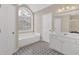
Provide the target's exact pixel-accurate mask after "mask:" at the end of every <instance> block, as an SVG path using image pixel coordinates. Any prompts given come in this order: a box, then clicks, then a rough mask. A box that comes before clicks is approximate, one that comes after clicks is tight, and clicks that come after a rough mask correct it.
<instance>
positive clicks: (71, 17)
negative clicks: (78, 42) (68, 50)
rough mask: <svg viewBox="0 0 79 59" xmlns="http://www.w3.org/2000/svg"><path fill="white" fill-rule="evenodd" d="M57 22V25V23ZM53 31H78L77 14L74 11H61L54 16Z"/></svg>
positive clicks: (78, 20)
mask: <svg viewBox="0 0 79 59" xmlns="http://www.w3.org/2000/svg"><path fill="white" fill-rule="evenodd" d="M72 12H73V11H72ZM57 24H58V25H57ZM54 31H55V32H56V33H60V32H69V33H79V14H78V12H77V13H75V11H74V13H71V12H70V13H68V14H65V13H62V14H56V15H55V16H54Z"/></svg>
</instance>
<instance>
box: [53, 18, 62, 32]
mask: <svg viewBox="0 0 79 59" xmlns="http://www.w3.org/2000/svg"><path fill="white" fill-rule="evenodd" d="M54 29H55V32H56V33H60V32H61V18H60V17H55V18H54Z"/></svg>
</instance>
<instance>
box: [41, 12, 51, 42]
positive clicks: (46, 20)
mask: <svg viewBox="0 0 79 59" xmlns="http://www.w3.org/2000/svg"><path fill="white" fill-rule="evenodd" d="M51 28H52V13H48V14H45V15H42V40H43V41H46V42H49V32H50V30H51Z"/></svg>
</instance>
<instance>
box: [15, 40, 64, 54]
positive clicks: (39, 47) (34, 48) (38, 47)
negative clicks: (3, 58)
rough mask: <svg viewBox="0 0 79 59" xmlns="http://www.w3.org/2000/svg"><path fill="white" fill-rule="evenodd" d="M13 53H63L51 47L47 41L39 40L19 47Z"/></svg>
mask: <svg viewBox="0 0 79 59" xmlns="http://www.w3.org/2000/svg"><path fill="white" fill-rule="evenodd" d="M13 55H63V54H62V53H59V52H57V51H55V50H53V49H51V48H49V46H48V43H47V42H43V41H39V42H36V43H33V44H31V45H28V46H24V47H22V48H20V49H19V50H18V51H17V52H15V53H14V54H13Z"/></svg>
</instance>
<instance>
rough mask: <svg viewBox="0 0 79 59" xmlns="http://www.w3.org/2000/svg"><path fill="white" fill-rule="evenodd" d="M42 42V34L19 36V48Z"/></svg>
mask: <svg viewBox="0 0 79 59" xmlns="http://www.w3.org/2000/svg"><path fill="white" fill-rule="evenodd" d="M39 40H40V33H25V34H19V47H23V46H25V45H29V44H32V43H34V42H37V41H39Z"/></svg>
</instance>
